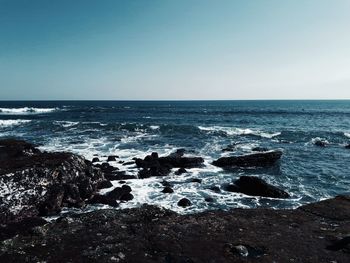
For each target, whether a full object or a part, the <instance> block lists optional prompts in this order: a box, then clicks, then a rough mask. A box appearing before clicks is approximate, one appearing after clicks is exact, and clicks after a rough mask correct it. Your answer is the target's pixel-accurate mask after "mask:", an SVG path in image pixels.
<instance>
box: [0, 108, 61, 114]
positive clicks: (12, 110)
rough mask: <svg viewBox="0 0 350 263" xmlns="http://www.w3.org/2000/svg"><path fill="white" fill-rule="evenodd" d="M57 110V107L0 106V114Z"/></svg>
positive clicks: (37, 112)
mask: <svg viewBox="0 0 350 263" xmlns="http://www.w3.org/2000/svg"><path fill="white" fill-rule="evenodd" d="M56 110H58V109H57V108H33V107H23V108H0V114H40V113H49V112H53V111H56Z"/></svg>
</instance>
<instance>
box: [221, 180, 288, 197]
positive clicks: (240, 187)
mask: <svg viewBox="0 0 350 263" xmlns="http://www.w3.org/2000/svg"><path fill="white" fill-rule="evenodd" d="M224 189H225V190H226V191H229V192H237V193H243V194H246V195H251V196H263V197H272V198H288V197H289V194H288V193H287V192H285V191H283V190H281V189H278V188H277V187H275V186H273V185H270V184H268V183H266V182H265V181H264V180H262V179H260V178H258V177H255V176H241V177H240V178H239V179H238V180H237V181H236V182H235V184H229V185H226V186H225V187H224Z"/></svg>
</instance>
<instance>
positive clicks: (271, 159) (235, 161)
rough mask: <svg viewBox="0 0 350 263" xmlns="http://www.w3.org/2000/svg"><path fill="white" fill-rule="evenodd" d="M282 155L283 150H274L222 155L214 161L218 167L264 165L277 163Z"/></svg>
mask: <svg viewBox="0 0 350 263" xmlns="http://www.w3.org/2000/svg"><path fill="white" fill-rule="evenodd" d="M281 157H282V151H280V150H274V151H268V152H259V153H253V154H247V155H241V156H230V157H221V158H219V159H218V160H216V161H214V162H213V165H215V166H218V167H235V166H236V167H264V166H271V165H273V164H275V163H276V162H277V161H278V160H279V159H280V158H281Z"/></svg>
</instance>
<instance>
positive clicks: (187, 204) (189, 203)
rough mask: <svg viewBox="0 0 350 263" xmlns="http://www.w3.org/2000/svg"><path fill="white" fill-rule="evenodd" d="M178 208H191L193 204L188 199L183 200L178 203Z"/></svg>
mask: <svg viewBox="0 0 350 263" xmlns="http://www.w3.org/2000/svg"><path fill="white" fill-rule="evenodd" d="M177 205H178V206H181V207H188V206H191V205H192V203H191V201H190V200H188V199H187V198H182V199H181V200H180V201H179V202H178V203H177Z"/></svg>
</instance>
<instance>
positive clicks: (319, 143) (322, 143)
mask: <svg viewBox="0 0 350 263" xmlns="http://www.w3.org/2000/svg"><path fill="white" fill-rule="evenodd" d="M314 144H315V146H318V147H326V146H327V144H328V142H327V141H326V140H322V139H316V140H315V141H314Z"/></svg>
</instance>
